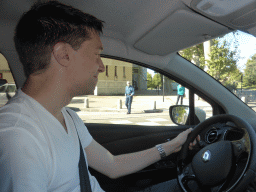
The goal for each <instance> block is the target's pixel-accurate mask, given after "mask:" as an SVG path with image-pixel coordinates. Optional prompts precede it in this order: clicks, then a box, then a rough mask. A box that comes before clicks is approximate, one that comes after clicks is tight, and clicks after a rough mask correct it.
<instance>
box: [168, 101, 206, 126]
mask: <svg viewBox="0 0 256 192" xmlns="http://www.w3.org/2000/svg"><path fill="white" fill-rule="evenodd" d="M169 115H170V118H171V120H172V121H173V123H175V124H177V125H188V124H189V106H187V105H173V106H171V107H170V108H169ZM205 119H206V112H205V111H204V110H203V109H200V108H198V107H195V124H196V125H197V124H199V123H200V122H203V121H204V120H205Z"/></svg>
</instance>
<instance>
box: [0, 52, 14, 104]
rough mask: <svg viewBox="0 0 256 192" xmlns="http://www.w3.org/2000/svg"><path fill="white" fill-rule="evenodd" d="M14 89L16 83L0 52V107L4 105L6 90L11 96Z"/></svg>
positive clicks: (6, 99) (6, 98)
mask: <svg viewBox="0 0 256 192" xmlns="http://www.w3.org/2000/svg"><path fill="white" fill-rule="evenodd" d="M15 91H16V85H15V83H14V79H13V76H12V73H11V70H10V68H9V65H8V62H7V60H6V59H5V57H4V56H3V55H2V54H1V53H0V107H2V106H4V105H5V104H6V103H7V101H8V97H7V92H8V94H9V96H11V97H12V96H13V95H14V94H15Z"/></svg>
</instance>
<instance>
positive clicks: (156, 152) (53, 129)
mask: <svg viewBox="0 0 256 192" xmlns="http://www.w3.org/2000/svg"><path fill="white" fill-rule="evenodd" d="M102 26H103V25H102V21H100V20H99V19H97V18H95V17H93V16H91V15H89V14H86V13H82V12H81V11H79V10H77V9H74V8H73V7H71V6H67V5H63V4H60V3H58V2H55V1H52V2H48V3H38V4H35V5H34V6H33V7H32V8H31V9H30V10H29V11H28V12H26V13H25V14H24V15H23V16H22V18H21V19H20V21H19V23H18V24H17V27H16V30H15V37H14V41H15V46H16V50H17V52H18V55H19V58H20V61H21V63H22V65H23V68H24V72H25V75H26V78H27V79H26V82H25V84H24V85H23V87H22V88H20V89H19V90H18V92H17V94H16V95H15V96H14V97H13V98H12V99H11V100H10V101H9V102H8V104H7V105H5V106H4V107H2V108H1V109H0V122H1V123H0V142H1V145H0V173H1V174H0V175H1V176H0V191H1V192H4V191H19V192H20V191H36V192H40V191H80V183H79V182H80V181H79V169H78V162H79V158H80V150H79V138H80V140H81V143H82V146H83V149H84V150H85V158H86V163H87V165H89V166H90V167H92V168H93V169H95V170H97V171H99V172H100V173H102V174H104V175H106V176H108V177H110V178H118V177H121V176H124V175H127V174H131V173H134V172H137V171H139V170H141V169H143V168H145V167H147V166H148V165H150V164H153V163H155V162H157V161H159V160H160V159H161V157H164V156H166V155H170V154H171V153H175V152H178V151H179V150H180V149H181V147H182V145H183V144H184V142H185V141H186V139H187V136H188V134H189V133H190V132H191V129H188V130H186V131H184V132H182V133H180V134H179V135H178V136H177V137H176V138H175V139H173V140H171V141H169V142H167V143H163V144H161V145H158V146H157V147H153V148H150V149H147V150H144V151H140V152H136V153H131V154H124V155H119V156H114V155H112V154H111V153H110V152H109V151H107V150H106V149H105V148H104V147H102V146H101V145H100V144H99V143H97V142H96V141H95V140H94V139H93V138H92V136H91V135H90V133H89V132H88V130H87V128H86V127H85V125H84V123H83V121H82V120H81V119H80V118H79V117H78V115H77V114H76V113H75V112H74V111H72V110H70V109H68V108H66V107H65V106H66V105H67V104H69V103H70V101H71V99H72V98H73V97H75V96H79V95H88V94H91V93H93V91H94V88H95V86H96V84H97V81H98V75H99V73H102V72H104V70H105V68H104V65H103V63H102V61H101V58H100V53H101V51H102V49H103V46H102V43H101V40H100V36H99V35H100V33H101V32H102ZM77 133H78V134H77ZM78 136H79V137H78ZM193 144H195V142H194V143H193ZM191 146H192V144H191ZM88 174H89V180H90V186H91V189H92V191H97V192H98V191H103V190H102V189H101V187H100V185H99V183H98V182H97V180H96V179H95V178H94V177H93V176H91V175H90V173H89V172H88ZM173 183H176V181H170V182H168V183H163V184H162V185H161V186H162V187H165V189H167V188H168V190H170V189H171V188H170V187H176V184H174V185H173ZM166 187H167V188H166ZM153 188H154V186H153ZM157 189H159V190H160V191H163V190H162V189H161V187H157Z"/></svg>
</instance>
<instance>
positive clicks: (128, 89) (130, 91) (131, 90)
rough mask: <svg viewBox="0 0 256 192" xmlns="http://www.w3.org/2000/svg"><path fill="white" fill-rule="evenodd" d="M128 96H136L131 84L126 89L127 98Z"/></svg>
mask: <svg viewBox="0 0 256 192" xmlns="http://www.w3.org/2000/svg"><path fill="white" fill-rule="evenodd" d="M127 95H130V96H133V95H134V88H133V86H132V85H131V84H130V85H129V86H128V85H127V86H126V87H125V96H127Z"/></svg>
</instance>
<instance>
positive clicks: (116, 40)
mask: <svg viewBox="0 0 256 192" xmlns="http://www.w3.org/2000/svg"><path fill="white" fill-rule="evenodd" d="M204 1H205V0H204ZM204 1H203V2H204ZM209 1H210V0H209ZM245 1H246V2H247V3H246V4H245V5H243V3H241V0H237V2H238V3H237V5H236V4H235V5H234V8H233V9H231V10H233V11H232V12H230V13H228V14H224V15H221V16H216V15H211V14H209V13H208V12H207V11H204V10H202V9H200V7H198V4H199V3H200V2H201V3H202V0H182V1H181V0H168V1H166V0H159V1H155V0H145V1H127V0H109V1H102V0H87V1H84V0H76V1H70V0H60V1H59V2H63V3H66V4H70V5H72V6H73V7H75V8H78V9H80V10H82V11H84V12H87V13H89V14H92V15H94V16H96V17H97V18H99V19H101V20H103V21H105V23H104V29H103V35H102V36H101V39H102V42H103V46H104V51H103V54H104V55H110V56H115V57H120V58H124V59H130V60H135V61H138V62H142V63H146V64H149V65H150V62H157V63H166V62H167V60H168V61H169V60H170V58H171V57H174V56H177V54H176V52H177V51H179V50H182V49H185V48H188V47H190V46H193V45H196V44H198V43H201V42H204V41H206V40H208V39H212V38H216V37H218V36H221V35H224V34H226V33H228V32H231V31H233V30H236V29H239V30H242V31H244V32H250V33H252V34H256V27H255V26H256V17H255V14H256V11H255V10H256V1H254V0H245ZM34 2H36V0H30V1H27V0H19V1H17V0H8V1H7V0H4V1H1V2H0V13H1V14H0V30H1V36H0V43H1V46H0V52H1V53H2V54H3V55H4V56H5V57H6V59H7V60H8V62H9V64H10V67H11V70H12V72H13V73H14V76H15V77H14V78H15V81H16V82H17V84H18V87H20V86H21V82H24V78H25V77H24V74H23V70H22V67H21V65H20V62H19V59H18V56H17V53H16V51H15V48H14V43H13V35H14V28H15V26H16V24H17V22H18V20H19V18H20V16H21V15H22V14H23V13H24V12H25V11H27V10H29V8H30V7H31V5H32V4H33V3H34ZM41 2H42V0H41ZM205 2H206V3H207V2H208V1H205ZM218 2H220V1H216V3H218ZM239 2H240V4H239ZM208 3H209V2H208ZM216 6H218V5H216ZM248 18H249V19H248ZM31 27H33V26H31ZM28 30H29V29H28ZM17 78H19V79H17Z"/></svg>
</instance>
